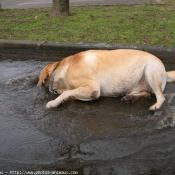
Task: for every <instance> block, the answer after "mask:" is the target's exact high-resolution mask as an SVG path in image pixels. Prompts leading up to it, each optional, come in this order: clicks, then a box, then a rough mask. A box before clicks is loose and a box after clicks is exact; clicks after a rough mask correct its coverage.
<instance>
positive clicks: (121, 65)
mask: <svg viewBox="0 0 175 175" xmlns="http://www.w3.org/2000/svg"><path fill="white" fill-rule="evenodd" d="M172 81H175V71H170V72H166V71H165V67H164V65H163V63H162V62H161V60H160V59H158V58H157V57H156V56H154V55H152V54H150V53H147V52H143V51H139V50H129V49H119V50H88V51H84V52H80V53H78V54H75V55H72V56H69V57H66V58H65V59H63V60H62V61H58V62H54V63H51V64H49V65H47V66H46V67H44V69H43V70H42V71H41V73H40V75H39V81H38V84H37V85H38V86H41V84H42V83H44V84H45V86H46V87H48V88H49V91H50V92H52V93H58V94H60V95H59V96H58V97H57V98H56V99H55V100H52V101H50V102H48V103H47V105H46V107H47V108H55V107H57V106H59V105H60V104H61V103H62V102H63V101H65V100H68V99H69V98H73V99H78V100H82V101H91V100H95V99H98V98H99V97H100V96H107V97H115V96H119V95H121V94H125V96H124V97H123V98H122V99H121V100H122V101H136V100H138V99H139V98H141V97H148V96H149V95H150V93H151V92H153V93H154V94H155V96H156V103H155V104H153V105H152V106H151V107H150V108H149V110H152V111H155V110H159V109H160V108H161V106H162V104H163V102H164V101H165V97H164V95H163V91H164V89H165V86H166V82H172Z"/></svg>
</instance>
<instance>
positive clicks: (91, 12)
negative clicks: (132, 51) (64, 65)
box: [0, 0, 175, 46]
mask: <svg viewBox="0 0 175 175" xmlns="http://www.w3.org/2000/svg"><path fill="white" fill-rule="evenodd" d="M50 13H51V8H31V9H10V10H7V9H5V10H3V11H1V12H0V39H15V40H41V41H57V42H84V43H109V44H127V45H128V44H129V45H130V44H133V45H156V46H175V1H174V0H167V1H166V3H165V4H164V5H151V4H143V5H120V6H85V7H71V8H70V13H71V16H69V17H57V18H53V17H51V16H50Z"/></svg>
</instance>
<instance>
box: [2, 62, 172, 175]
mask: <svg viewBox="0 0 175 175" xmlns="http://www.w3.org/2000/svg"><path fill="white" fill-rule="evenodd" d="M48 63H49V62H42V61H33V60H31V61H30V60H29V61H13V60H1V61H0V72H1V75H0V76H1V79H0V173H1V172H2V171H3V173H4V174H6V173H7V174H10V173H12V174H13V173H15V172H14V171H19V170H23V171H45V172H46V171H47V172H48V174H53V172H54V171H60V173H61V172H62V173H67V172H68V173H70V174H84V175H108V174H109V175H117V174H119V175H165V174H166V175H170V174H175V166H174V165H175V127H174V124H175V98H174V95H175V93H174V89H175V83H171V84H168V85H167V87H166V90H165V94H166V99H167V101H166V102H165V104H164V105H163V107H162V109H161V111H158V112H154V113H153V112H149V111H148V108H149V107H150V106H151V105H152V104H153V103H154V102H155V97H154V96H152V97H151V98H148V99H141V100H140V101H138V102H135V103H132V104H130V103H122V102H121V101H120V98H100V99H98V100H97V101H93V102H82V101H73V100H72V101H67V102H65V103H64V104H63V105H61V106H59V107H58V108H56V109H50V110H48V109H46V108H45V105H46V103H47V102H48V101H49V100H51V99H54V98H56V95H53V94H50V93H49V91H48V90H47V89H46V88H45V87H40V88H39V87H37V86H36V84H37V77H38V75H39V72H40V71H41V69H42V68H43V67H44V66H45V65H46V64H48ZM166 66H167V68H168V69H171V67H174V66H173V65H172V64H168V63H166ZM10 171H11V172H10ZM22 173H24V172H22ZM40 174H42V173H40Z"/></svg>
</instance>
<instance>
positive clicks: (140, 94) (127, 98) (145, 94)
mask: <svg viewBox="0 0 175 175" xmlns="http://www.w3.org/2000/svg"><path fill="white" fill-rule="evenodd" d="M149 96H150V93H148V92H138V93H132V92H131V93H129V94H127V95H126V96H124V97H122V99H121V101H123V102H131V103H133V102H135V101H137V100H139V99H140V98H147V97H149Z"/></svg>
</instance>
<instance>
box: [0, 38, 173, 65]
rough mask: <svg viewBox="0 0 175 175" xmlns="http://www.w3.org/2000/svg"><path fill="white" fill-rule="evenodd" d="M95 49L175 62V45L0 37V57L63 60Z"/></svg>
mask: <svg viewBox="0 0 175 175" xmlns="http://www.w3.org/2000/svg"><path fill="white" fill-rule="evenodd" d="M89 49H94V50H100V49H107V50H112V49H137V50H143V51H147V52H149V53H152V54H154V55H155V56H157V57H159V58H160V59H161V60H162V61H163V62H164V63H166V62H167V63H173V64H174V63H175V47H157V46H153V47H152V46H134V45H121V44H92V43H61V42H45V41H29V40H25V41H21V40H4V39H0V59H1V60H2V59H14V60H29V59H34V60H51V61H56V60H61V59H63V58H64V57H67V56H70V55H73V54H76V53H78V52H81V51H85V50H89Z"/></svg>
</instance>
